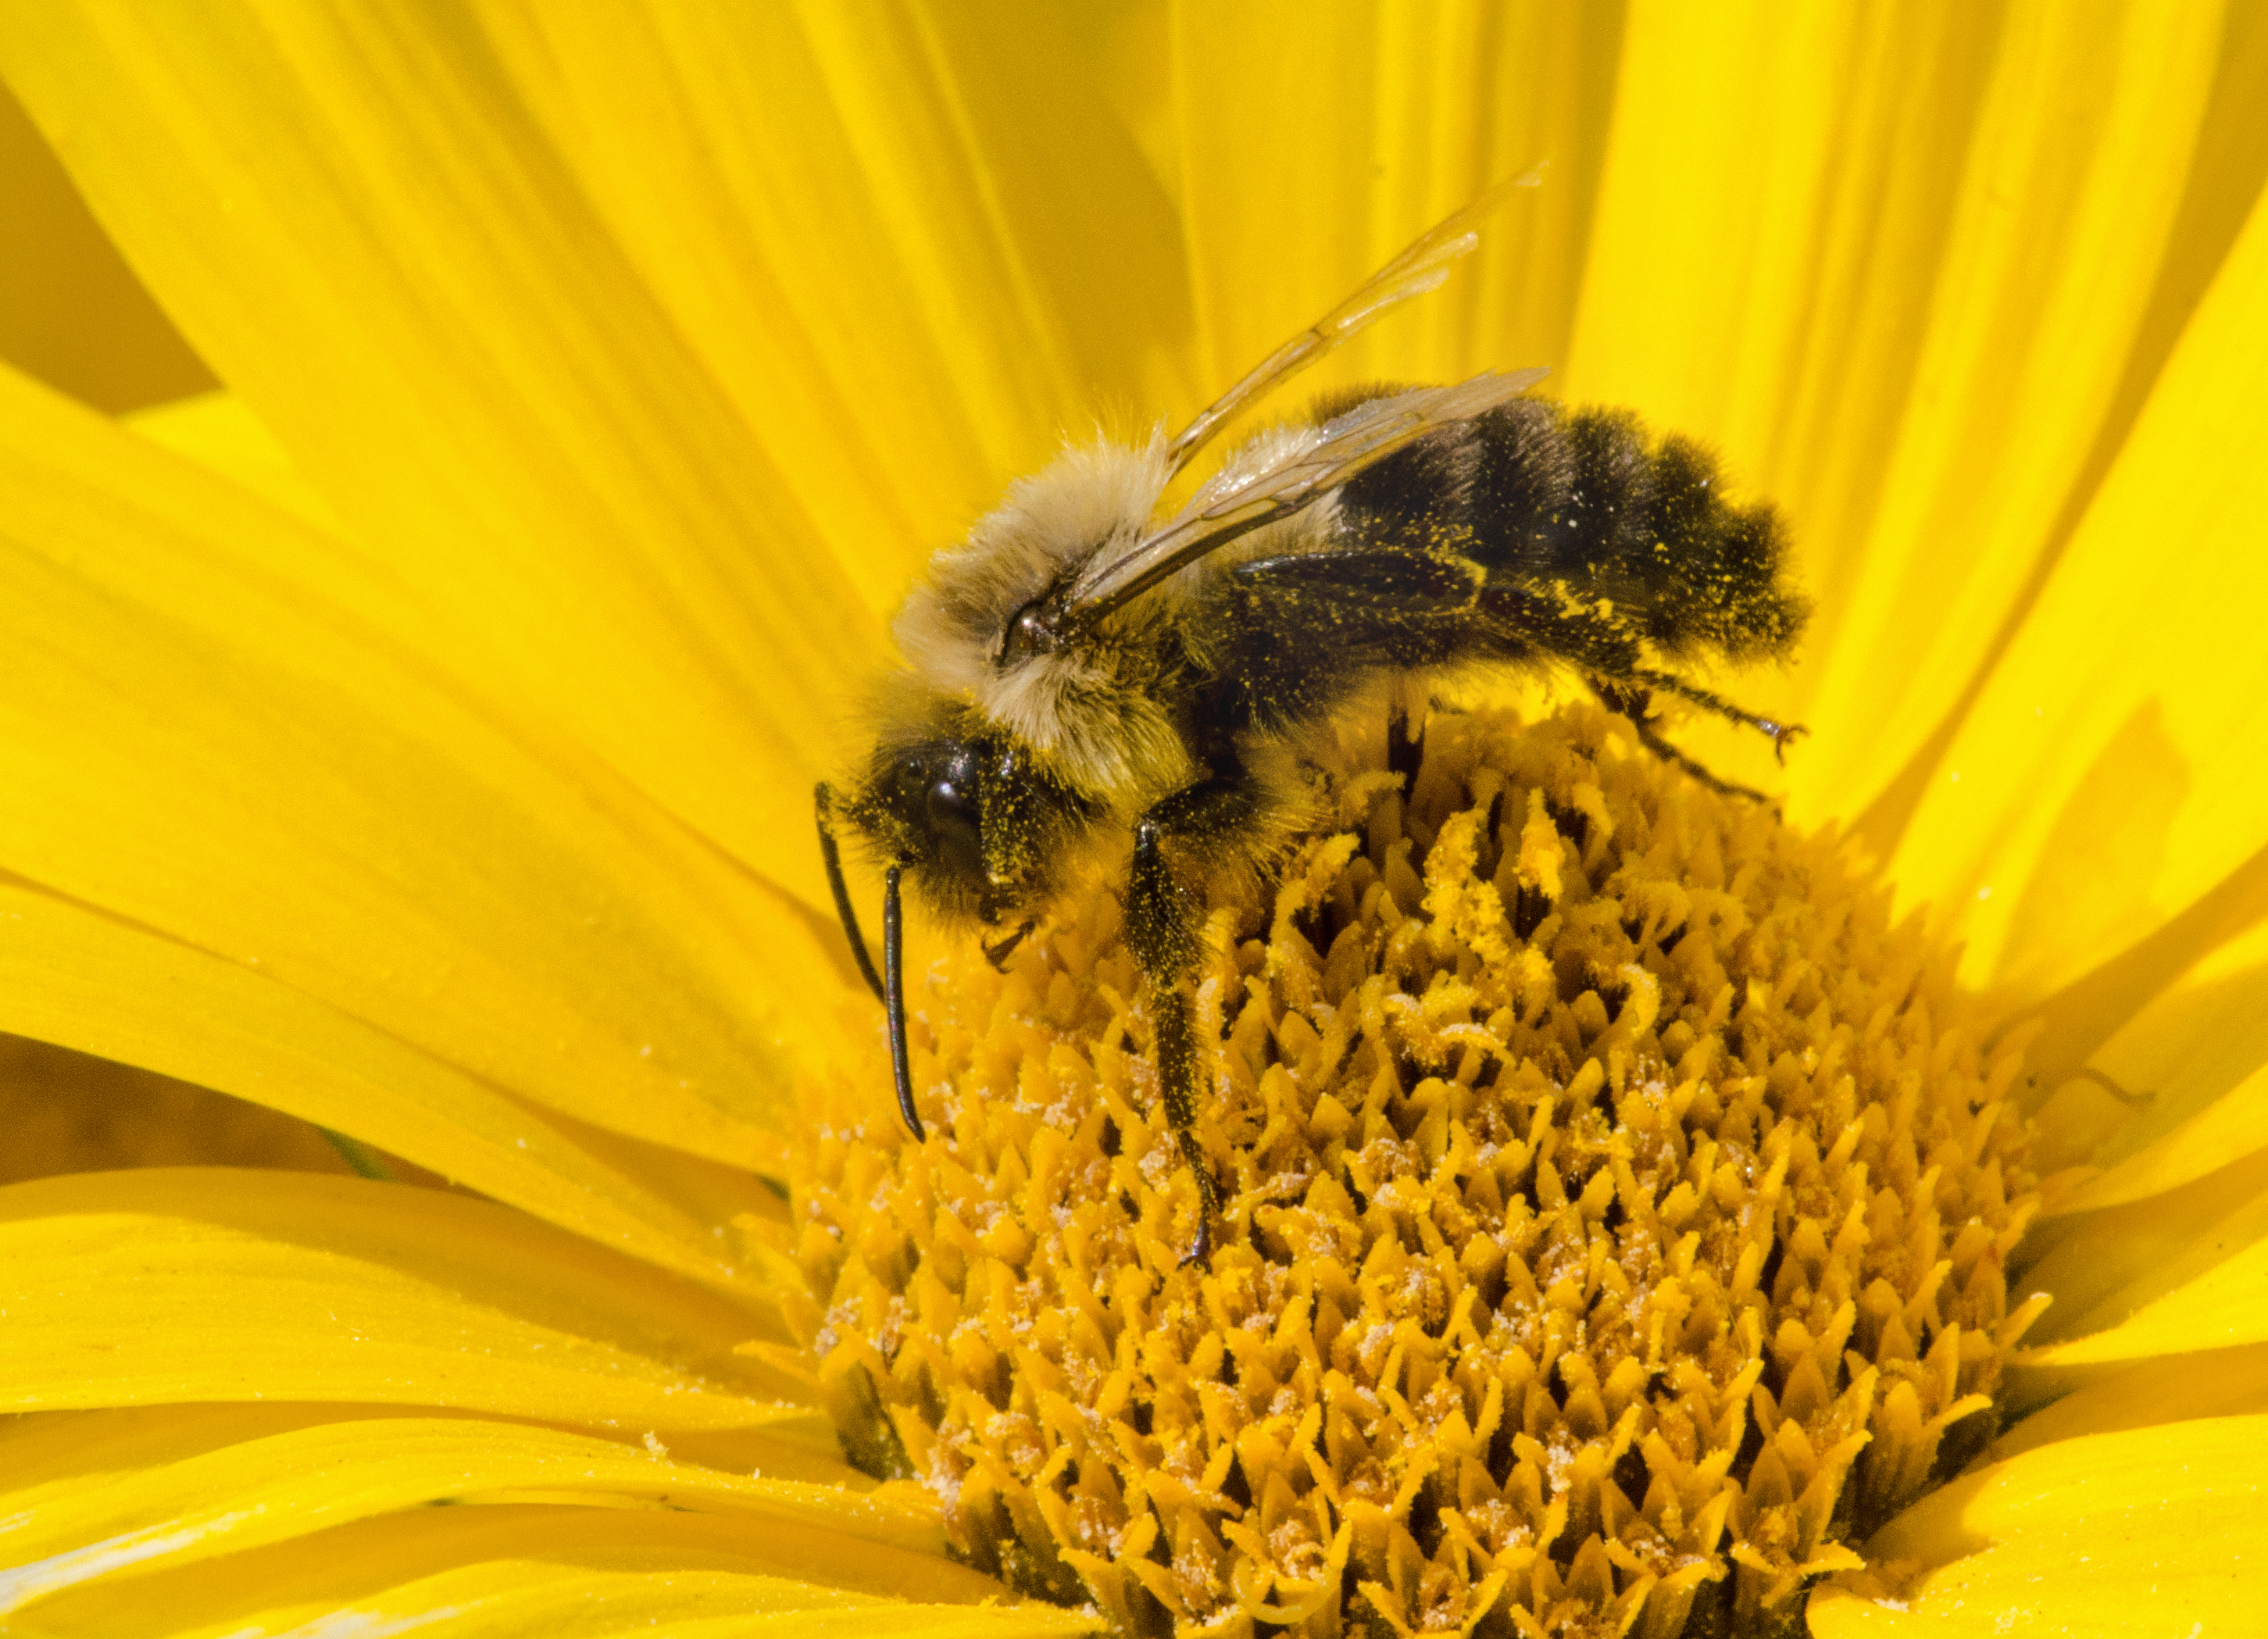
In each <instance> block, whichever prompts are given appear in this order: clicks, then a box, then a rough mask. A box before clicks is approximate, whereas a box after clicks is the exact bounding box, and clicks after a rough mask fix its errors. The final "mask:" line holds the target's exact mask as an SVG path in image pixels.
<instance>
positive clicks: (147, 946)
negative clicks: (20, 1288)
mask: <svg viewBox="0 0 2268 1639" xmlns="http://www.w3.org/2000/svg"><path fill="white" fill-rule="evenodd" d="M0 1029H7V1030H11V1031H13V1032H16V1033H18V1034H22V1035H27V1036H32V1037H33V1038H35V1039H37V1040H43V1041H54V1042H60V1043H62V1044H63V1045H64V1046H66V1047H73V1048H76V1049H77V1050H78V1051H80V1052H84V1053H92V1054H98V1055H101V1056H103V1057H105V1058H108V1059H113V1060H115V1061H117V1062H122V1063H127V1064H136V1065H139V1066H141V1067H142V1068H144V1069H152V1070H157V1071H158V1072H160V1073H161V1074H164V1075H167V1076H173V1077H179V1078H180V1079H181V1080H183V1081H189V1082H195V1083H196V1084H199V1085H202V1086H207V1087H215V1088H218V1089H219V1090H221V1091H225V1092H232V1093H235V1094H237V1095H238V1096H239V1097H241V1098H246V1099H253V1100H254V1101H256V1102H259V1103H261V1104H265V1105H268V1106H270V1107H272V1108H275V1109H279V1110H284V1111H286V1112H288V1113H291V1114H293V1115H297V1116H299V1117H301V1118H302V1119H304V1120H306V1121H313V1122H314V1123H315V1124H316V1125H317V1126H319V1127H326V1128H330V1129H331V1130H333V1131H335V1132H343V1133H347V1134H350V1135H352V1136H355V1137H357V1138H359V1139H362V1140H363V1141H365V1143H373V1144H376V1145H378V1146H379V1147H380V1148H382V1149H384V1150H389V1151H391V1152H392V1153H394V1154H395V1155H398V1156H401V1157H402V1158H405V1159H407V1160H410V1161H415V1162H416V1163H418V1164H419V1165H423V1166H426V1167H429V1168H431V1169H432V1170H433V1171H435V1172H440V1173H442V1174H444V1175H445V1176H446V1177H449V1178H451V1179H453V1180H457V1181H459V1182H460V1183H463V1184H466V1185H468V1186H469V1187H472V1188H475V1189H478V1190H480V1191H481V1192H482V1193H483V1194H488V1195H491V1196H494V1197H495V1198H496V1199H497V1200H499V1201H504V1202H509V1203H510V1204H512V1205H513V1206H515V1207H518V1208H519V1209H522V1210H523V1211H527V1212H531V1213H533V1214H534V1215H535V1216H537V1217H540V1218H541V1219H543V1220H544V1221H545V1222H547V1223H550V1224H557V1225H558V1226H559V1227H561V1228H562V1229H565V1230H569V1231H573V1232H574V1233H576V1234H578V1235H581V1236H584V1237H585V1238H588V1239H591V1240H593V1241H596V1242H598V1243H600V1244H601V1245H604V1246H613V1247H615V1248H616V1249H618V1250H620V1251H622V1252H625V1253H630V1255H632V1256H634V1257H639V1258H644V1259H645V1260H648V1261H650V1262H652V1263H656V1264H659V1265H660V1266H661V1267H662V1268H668V1269H674V1270H676V1271H677V1272H679V1273H680V1274H683V1275H691V1276H693V1277H694V1278H695V1279H696V1280H702V1281H705V1282H708V1283H711V1284H714V1285H719V1286H725V1287H735V1286H742V1285H745V1284H746V1283H747V1277H746V1276H745V1275H742V1274H740V1272H739V1271H738V1270H736V1269H735V1268H733V1266H732V1265H731V1264H729V1263H727V1262H726V1261H725V1260H724V1259H723V1258H722V1257H720V1256H719V1255H718V1247H717V1245H716V1242H715V1239H714V1237H713V1236H712V1235H711V1233H710V1232H709V1227H708V1226H707V1225H703V1224H696V1221H695V1219H694V1218H693V1216H691V1215H690V1214H689V1213H688V1212H686V1211H685V1210H684V1209H683V1208H682V1207H681V1205H678V1204H674V1200H675V1198H674V1197H666V1196H662V1195H659V1194H657V1193H655V1192H653V1191H652V1190H649V1189H646V1188H643V1187H640V1186H639V1184H638V1183H637V1182H635V1181H633V1180H632V1179H631V1178H630V1177H629V1176H627V1175H626V1174H625V1173H624V1172H622V1170H620V1169H618V1168H617V1167H615V1166H613V1165H608V1161H607V1159H606V1158H602V1157H600V1156H598V1155H594V1154H593V1151H592V1149H591V1147H590V1145H589V1144H588V1143H578V1141H577V1138H576V1136H573V1135H571V1134H570V1133H567V1132H564V1131H563V1130H562V1129H561V1128H559V1126H558V1125H557V1124H556V1122H554V1121H546V1120H545V1119H544V1118H543V1117H541V1115H539V1114H537V1113H534V1111H532V1110H530V1109H529V1108H528V1107H527V1106H525V1105H522V1104H519V1103H518V1102H516V1101H515V1100H513V1099H509V1098H506V1097H504V1095H502V1094H500V1093H498V1092H497V1091H494V1090H493V1089H492V1088H490V1086H488V1085H486V1084H483V1083H482V1082H480V1081H478V1080H476V1079H475V1078H474V1077H469V1076H467V1075H465V1074H463V1073H462V1072H461V1071H459V1070H456V1069H452V1068H451V1067H450V1066H448V1065H446V1064H443V1063H440V1062H437V1061H435V1060H434V1059H432V1058H431V1057H429V1056H428V1055H425V1054H423V1053H420V1052H418V1051H417V1050H416V1049H415V1048H413V1047H405V1046H403V1045H402V1043H401V1041H400V1040H397V1039H396V1038H394V1036H392V1035H390V1034H388V1033H385V1032H382V1031H379V1030H373V1029H372V1028H371V1027H370V1026H369V1025H365V1024H362V1023H360V1022H359V1021H357V1020H356V1019H353V1018H348V1017H346V1016H345V1015H343V1014H342V1013H340V1012H338V1011H335V1010H334V1009H332V1008H330V1007H328V1006H326V1005H324V1004H323V1003H320V1002H318V1001H316V1000H314V999H313V998H312V997H310V996H307V995H306V994H305V993H304V992H302V991H299V990H296V989H292V988H291V987H290V986H288V985H285V984H283V983H280V982H278V981H276V979H275V978H273V977H271V976H270V975H269V974H263V973H261V972H260V971H259V970H258V969H255V968H249V967H244V966H239V965H238V964H236V963H233V962H227V961H223V960H221V959H218V958H217V957H214V956H210V955H208V954H207V953H206V952H203V951H200V950H197V949H195V948H194V947H192V946H189V945H186V944H179V943H177V942H175V941H173V940H171V939H166V938H161V937H158V936H156V935H154V934H151V933H149V932H147V931H145V930H143V929H140V928H137V927H135V926H133V925H132V924H130V923H128V922H120V921H117V920H115V919H114V918H111V917H107V916H103V915H99V914H97V913H95V912H93V911H90V910H88V909H86V908H85V907H83V906H80V905H76V904H73V903H71V902H70V901H69V900H59V899H56V898H54V897H53V896H51V895H48V894H46V893H40V892H38V891H37V890H34V889H31V888H26V887H23V886H13V885H9V884H5V883H0ZM47 1170H48V1171H56V1170H60V1169H56V1168H48V1169H47ZM731 1216H733V1214H732V1213H731V1212H726V1213H725V1214H723V1215H722V1216H720V1217H718V1219H716V1220H714V1221H715V1222H726V1221H729V1219H730V1218H731ZM754 1295H755V1294H754V1293H751V1296H754Z"/></svg>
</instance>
